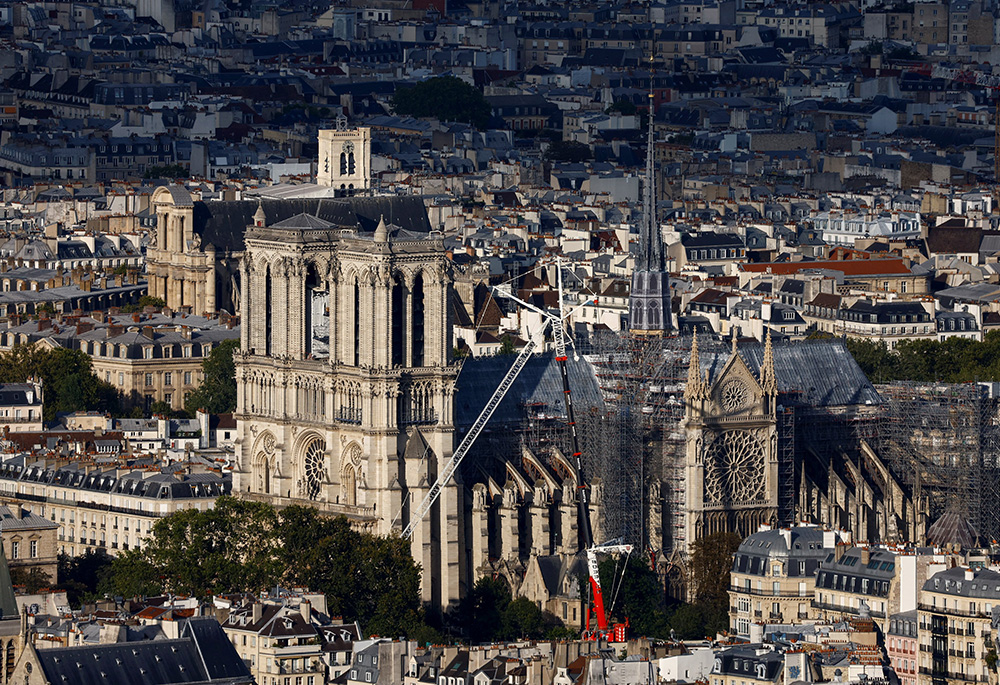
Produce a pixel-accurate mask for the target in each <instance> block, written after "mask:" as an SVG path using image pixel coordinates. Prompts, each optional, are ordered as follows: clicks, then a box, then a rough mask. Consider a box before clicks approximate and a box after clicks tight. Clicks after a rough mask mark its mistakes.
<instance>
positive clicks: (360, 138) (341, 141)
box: [316, 115, 372, 195]
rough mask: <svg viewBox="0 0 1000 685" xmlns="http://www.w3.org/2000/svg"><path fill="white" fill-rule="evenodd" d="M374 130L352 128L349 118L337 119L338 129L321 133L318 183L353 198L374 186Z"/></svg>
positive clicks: (324, 130)
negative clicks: (372, 148)
mask: <svg viewBox="0 0 1000 685" xmlns="http://www.w3.org/2000/svg"><path fill="white" fill-rule="evenodd" d="M371 142H372V130H371V129H370V128H368V127H366V126H364V127H357V128H349V127H348V125H347V117H345V116H343V115H341V116H339V117H337V128H336V129H323V130H321V131H320V132H319V159H318V161H317V164H318V165H319V166H318V169H317V171H316V184H317V185H320V186H326V187H328V188H333V189H335V190H338V191H341V192H342V194H344V195H354V194H356V193H358V191H366V190H369V189H370V188H371V186H372V157H371Z"/></svg>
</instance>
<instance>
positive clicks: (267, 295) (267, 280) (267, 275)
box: [264, 264, 273, 355]
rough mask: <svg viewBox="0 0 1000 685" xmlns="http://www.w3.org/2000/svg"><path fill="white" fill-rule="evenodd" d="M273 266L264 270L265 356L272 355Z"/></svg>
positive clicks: (268, 266)
mask: <svg viewBox="0 0 1000 685" xmlns="http://www.w3.org/2000/svg"><path fill="white" fill-rule="evenodd" d="M271 287H272V286H271V265H270V264H268V265H267V267H265V269H264V354H268V355H269V354H271V315H272V313H273V312H272V311H271V304H272V293H271Z"/></svg>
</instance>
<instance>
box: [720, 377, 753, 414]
mask: <svg viewBox="0 0 1000 685" xmlns="http://www.w3.org/2000/svg"><path fill="white" fill-rule="evenodd" d="M748 404H750V389H749V388H747V384H746V383H744V382H743V381H741V380H739V379H734V380H731V381H729V382H728V383H726V384H725V385H724V386H722V406H723V407H724V408H725V410H726V411H730V412H735V411H740V410H741V409H744V408H746V406H747V405H748Z"/></svg>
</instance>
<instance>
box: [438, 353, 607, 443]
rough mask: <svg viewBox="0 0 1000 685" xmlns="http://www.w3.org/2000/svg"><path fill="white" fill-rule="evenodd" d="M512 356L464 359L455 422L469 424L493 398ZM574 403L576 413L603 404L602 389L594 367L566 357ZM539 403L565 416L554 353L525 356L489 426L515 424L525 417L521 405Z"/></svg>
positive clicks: (512, 358) (586, 362)
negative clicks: (525, 360) (527, 357)
mask: <svg viewBox="0 0 1000 685" xmlns="http://www.w3.org/2000/svg"><path fill="white" fill-rule="evenodd" d="M514 359H515V356H514V355H498V356H495V357H475V358H472V359H467V360H466V361H465V364H464V365H463V366H462V372H461V373H460V374H459V376H458V384H457V385H458V392H457V394H456V396H455V425H456V426H459V427H466V426H470V425H472V423H473V422H474V421H475V420H476V417H477V416H479V413H480V412H481V411H482V410H483V407H485V406H486V403H487V401H489V399H490V397H492V395H493V392H494V391H495V390H496V388H497V386H498V385H499V384H500V380H501V379H502V378H503V377H504V374H506V373H507V370H508V369H510V367H511V365H512V364H513V363H514ZM567 370H568V373H569V383H570V388H571V390H572V393H573V404H574V406H576V407H577V410H576V411H577V412H578V413H579V412H581V411H586V408H587V407H603V400H602V399H601V391H600V388H599V387H598V385H597V377H596V376H595V374H594V368H593V367H592V366H591V365H590V363H589V362H588V361H586V360H585V359H584V358H583V357H581V358H580V359H579V360H576V359H574V357H573V355H570V356H569V359H568V360H567ZM526 403H539V404H543V405H546V413H547V414H549V415H552V416H565V404H564V398H563V386H562V376H561V375H560V373H559V364H558V363H557V362H556V360H555V353H554V352H548V353H546V354H540V355H536V356H533V357H531V358H530V359H528V362H527V364H526V365H525V367H524V369H523V371H522V372H521V374H520V375H519V376H518V377H517V380H515V381H514V384H513V385H512V386H511V388H510V390H508V391H507V395H506V397H504V399H503V401H502V402H501V403H500V406H499V407H497V409H496V413H494V414H493V418H492V419H490V422H489V424H487V425H488V426H492V425H497V424H500V423H517V422H520V421H521V420H523V419H524V416H525V414H524V410H523V405H524V404H526Z"/></svg>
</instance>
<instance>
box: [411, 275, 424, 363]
mask: <svg viewBox="0 0 1000 685" xmlns="http://www.w3.org/2000/svg"><path fill="white" fill-rule="evenodd" d="M410 300H411V309H412V315H411V317H410V327H411V331H410V344H411V346H412V349H411V357H412V360H411V365H412V366H423V365H424V277H423V275H422V274H417V277H416V278H415V279H414V280H413V292H412V293H411V294H410Z"/></svg>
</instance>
